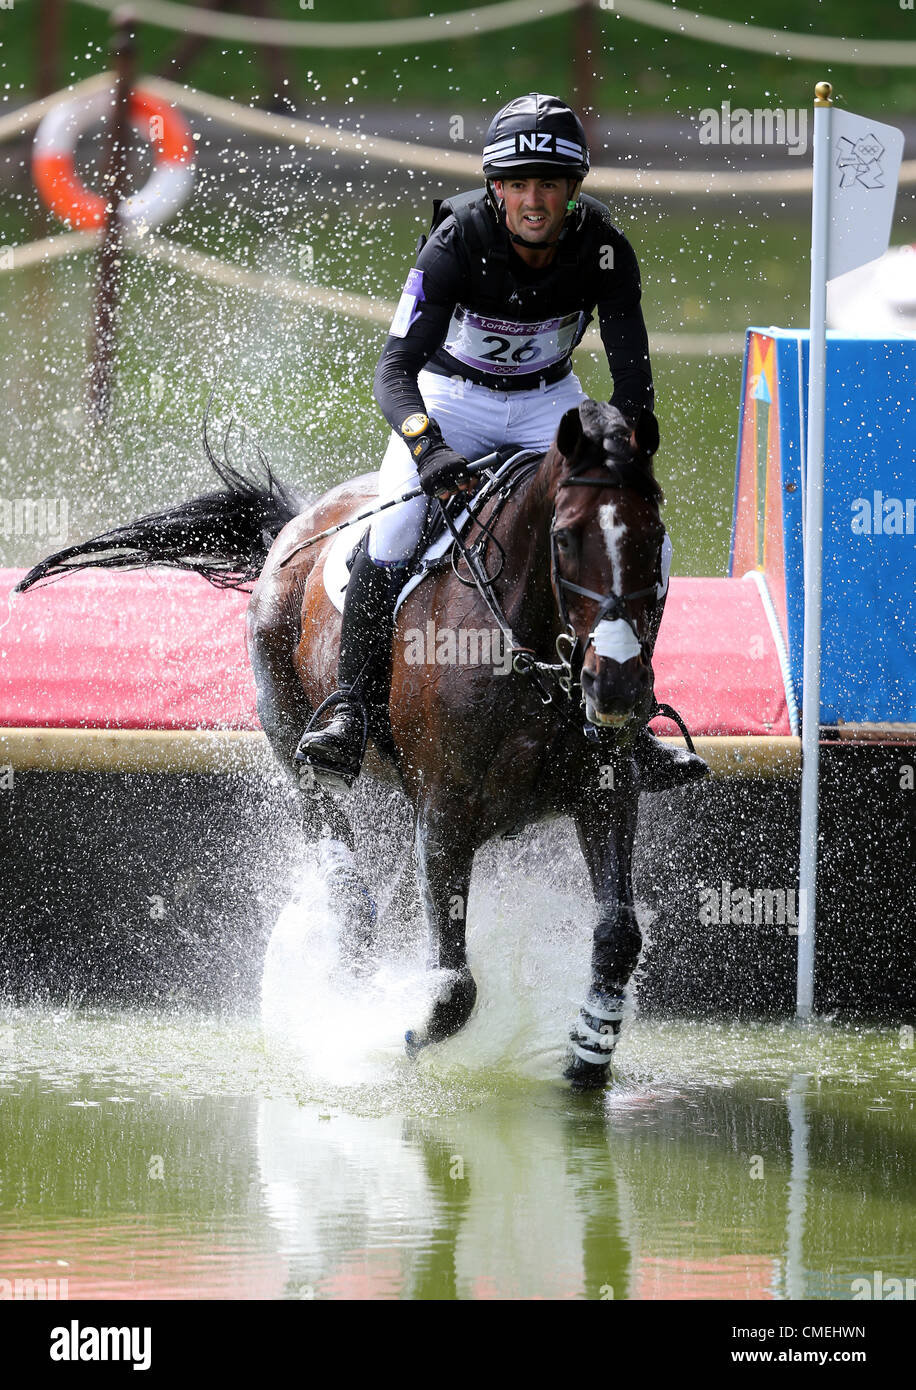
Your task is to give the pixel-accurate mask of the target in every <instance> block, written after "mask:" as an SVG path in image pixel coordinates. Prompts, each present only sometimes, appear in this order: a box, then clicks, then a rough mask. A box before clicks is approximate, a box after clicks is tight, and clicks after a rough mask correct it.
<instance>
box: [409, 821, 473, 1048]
mask: <svg viewBox="0 0 916 1390" xmlns="http://www.w3.org/2000/svg"><path fill="white" fill-rule="evenodd" d="M416 843H417V872H418V875H419V880H420V893H421V897H422V899H423V907H424V909H425V912H426V921H427V926H428V929H429V954H428V958H427V964H428V967H429V969H430V970H435V971H442V972H444V973H443V974H442V976H441V979H440V981H439V983H438V987H437V994H436V997H435V999H434V1001H433V1005H432V1008H431V1010H430V1013H429V1017H428V1018H427V1019H426V1022H425V1023H424V1024H423V1025H422V1026H421V1027H419V1028H411V1029H408V1031H407V1033H406V1034H405V1041H406V1044H407V1055H408V1057H410V1058H415V1057H416V1056H417V1054H418V1053H419V1052H420V1051H421V1049H422V1048H424V1047H427V1046H428V1045H429V1044H430V1043H437V1042H442V1041H443V1039H445V1038H449V1037H451V1036H452V1034H453V1033H457V1032H458V1030H459V1029H460V1028H463V1027H464V1025H465V1023H467V1021H468V1019H469V1017H470V1015H471V1010H472V1009H473V1007H474V1003H475V1000H476V999H477V986H476V984H475V983H474V977H473V976H472V974H471V972H470V970H469V969H468V963H467V954H466V940H465V927H466V917H467V901H468V890H469V888H470V884H471V868H472V866H473V863H474V845H473V840H472V838H471V835H470V832H469V830H468V827H467V826H465V825H462V824H461V821H460V819H459V817H458V816H453V815H451V814H450V813H449V812H448V810H447V809H446V808H444V807H440V806H434V805H431V804H428V803H427V804H426V805H424V806H422V807H421V808H420V810H419V812H418V814H417V826H416Z"/></svg>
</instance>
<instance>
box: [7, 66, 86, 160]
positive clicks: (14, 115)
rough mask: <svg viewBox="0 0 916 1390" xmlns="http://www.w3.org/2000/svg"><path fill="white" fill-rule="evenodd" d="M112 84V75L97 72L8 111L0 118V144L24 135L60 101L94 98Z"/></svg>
mask: <svg viewBox="0 0 916 1390" xmlns="http://www.w3.org/2000/svg"><path fill="white" fill-rule="evenodd" d="M113 83H114V73H111V72H99V73H96V75H95V76H94V77H86V78H84V79H83V81H82V82H74V84H73V86H72V87H64V89H63V90H62V91H60V92H52V94H51V95H50V96H47V97H42V98H41V99H40V101H30V102H29V104H28V106H20V107H18V108H17V109H16V110H15V111H8V112H7V113H6V115H4V116H0V144H2V142H3V141H4V140H15V138H16V136H17V135H24V134H25V132H26V131H27V130H31V129H32V127H33V126H36V125H38V122H39V121H40V120H41V118H42V116H45V115H47V113H48V112H49V111H50V110H51V109H52V107H55V106H59V105H60V104H61V102H62V101H73V100H74V98H78V99H82V98H86V97H91V96H94V95H95V93H96V92H98V91H101V90H103V89H104V88H105V87H110V86H112V85H113Z"/></svg>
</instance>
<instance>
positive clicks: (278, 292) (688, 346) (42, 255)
mask: <svg viewBox="0 0 916 1390" xmlns="http://www.w3.org/2000/svg"><path fill="white" fill-rule="evenodd" d="M100 238H101V232H100V231H91V232H61V233H59V234H58V235H57V236H53V237H45V238H44V239H43V240H41V241H33V242H30V243H29V244H28V245H26V246H14V247H3V246H0V253H3V252H6V255H3V254H0V273H2V272H3V271H11V270H25V269H26V268H27V267H28V266H34V265H44V264H47V263H49V262H51V261H55V260H59V259H60V258H61V257H63V256H71V255H73V254H75V253H76V252H79V251H88V250H91V249H92V247H94V246H96V245H97V244H98V242H99V240H100ZM125 245H126V247H127V249H128V250H129V251H132V252H134V254H135V255H142V256H147V257H148V258H149V259H150V260H153V261H162V262H164V263H165V264H166V265H170V266H172V267H174V269H176V270H181V271H183V272H184V273H185V274H187V275H193V276H195V277H196V278H198V279H200V280H208V281H209V282H210V283H211V284H215V285H223V286H226V287H228V288H230V289H240V290H247V291H250V292H252V293H255V294H267V295H270V296H272V297H273V298H274V299H281V300H285V301H287V302H288V303H293V304H304V305H307V306H308V307H309V308H312V309H321V310H324V311H326V312H327V313H331V314H345V315H346V316H347V317H348V318H355V319H362V320H364V321H366V322H368V323H374V324H378V325H379V326H381V327H383V328H387V327H388V325H389V324H390V323H391V320H392V318H393V317H394V311H395V307H396V306H395V304H394V303H393V302H392V301H391V300H387V299H370V298H369V296H368V295H366V294H357V293H355V292H354V291H351V290H337V289H334V288H326V287H325V286H323V285H308V284H306V283H304V281H302V280H290V279H287V278H285V277H283V276H275V275H265V274H263V273H262V272H261V271H257V270H246V269H245V268H244V267H243V266H238V265H231V264H230V263H229V262H228V261H222V260H220V259H219V258H218V257H216V256H208V255H205V254H204V253H203V252H202V251H194V250H192V249H191V248H190V247H188V246H182V245H180V243H178V242H177V241H170V240H169V239H168V238H167V237H160V236H154V235H152V234H151V233H147V234H146V235H145V236H140V235H139V234H138V233H128V234H127V235H126V236H125ZM652 343H653V346H654V348H655V349H656V350H657V351H658V352H659V353H667V354H670V355H672V356H676V357H722V356H738V355H740V354H741V353H743V351H744V334H743V333H653V334H652ZM579 348H582V349H584V350H585V351H586V352H597V353H599V354H600V353H602V352H603V346H602V343H601V336H600V334H599V333H598V332H597V331H596V330H595V329H590V330H589V331H588V332H587V333H586V334H585V337H584V338H583V339H582V342H581V343H580V344H579Z"/></svg>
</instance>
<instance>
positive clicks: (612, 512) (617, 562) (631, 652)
mask: <svg viewBox="0 0 916 1390" xmlns="http://www.w3.org/2000/svg"><path fill="white" fill-rule="evenodd" d="M598 520H599V522H600V523H601V534H602V535H603V537H604V547H605V549H606V551H607V553H608V559H609V560H610V562H611V589H612V590H613V591H614V592H615V593H618V594H620V593H623V592H624V590H623V541H624V537H625V536H626V533H627V528H626V526H625V525H623V524H622V523H621V522H619V521H618V520H617V510H616V503H615V502H605V503H604V505H603V506H602V507H599V509H598ZM591 638H592V646H593V647H594V648H595V652H596V654H597V655H598V656H605V657H607V658H608V660H609V661H618V662H621V663H623V662H624V661H632V659H633V657H634V656H639V655H640V652H641V648H640V645H639V642H638V641H637V639H636V634H635V632H634V631H633V629H632V627H631V626H630V624H629V623H627V622H624V620H623V618H614V619H613V620H612V619H610V618H604V619H602V621H601V622H600V623H598V624H596V626H595V628H594V630H593V632H592V633H591Z"/></svg>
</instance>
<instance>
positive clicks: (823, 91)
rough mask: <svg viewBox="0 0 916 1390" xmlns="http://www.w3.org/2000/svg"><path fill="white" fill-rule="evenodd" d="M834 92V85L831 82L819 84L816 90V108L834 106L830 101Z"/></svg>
mask: <svg viewBox="0 0 916 1390" xmlns="http://www.w3.org/2000/svg"><path fill="white" fill-rule="evenodd" d="M832 91H833V84H832V83H831V82H818V83H817V85H816V87H815V88H814V104H815V106H831V105H832V104H833V103H832V102H831V100H830V94H831V92H832Z"/></svg>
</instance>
